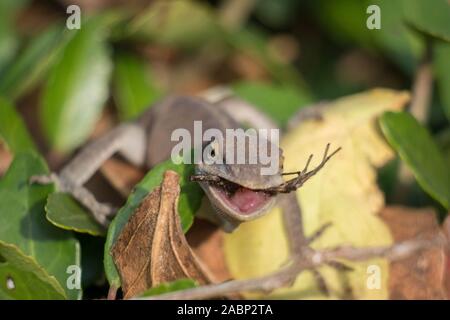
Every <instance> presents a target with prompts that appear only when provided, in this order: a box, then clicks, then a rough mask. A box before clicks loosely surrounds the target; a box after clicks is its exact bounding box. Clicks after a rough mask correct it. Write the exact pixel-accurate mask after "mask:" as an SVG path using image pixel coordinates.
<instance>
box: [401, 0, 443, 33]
mask: <svg viewBox="0 0 450 320" xmlns="http://www.w3.org/2000/svg"><path fill="white" fill-rule="evenodd" d="M402 5H403V10H404V14H405V20H406V22H407V23H409V24H410V25H412V26H413V27H414V28H416V29H417V30H419V31H421V32H423V33H425V34H427V35H430V36H432V37H436V38H438V39H442V40H445V41H450V22H449V21H450V3H448V1H447V0H427V1H423V0H403V2H402Z"/></svg>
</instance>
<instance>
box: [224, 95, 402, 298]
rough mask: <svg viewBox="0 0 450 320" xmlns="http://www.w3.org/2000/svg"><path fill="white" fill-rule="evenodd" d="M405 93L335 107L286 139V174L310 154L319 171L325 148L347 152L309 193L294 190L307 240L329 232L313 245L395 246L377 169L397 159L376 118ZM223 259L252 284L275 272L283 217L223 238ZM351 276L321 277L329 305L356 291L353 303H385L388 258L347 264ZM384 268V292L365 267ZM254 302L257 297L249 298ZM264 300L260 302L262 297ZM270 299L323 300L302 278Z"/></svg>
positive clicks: (283, 255)
mask: <svg viewBox="0 0 450 320" xmlns="http://www.w3.org/2000/svg"><path fill="white" fill-rule="evenodd" d="M407 100H408V94H407V93H404V92H397V91H392V90H381V89H380V90H373V91H369V92H364V93H361V94H357V95H352V96H348V97H343V98H341V99H338V100H336V101H334V102H330V103H329V104H328V105H327V107H326V109H325V111H324V112H323V113H322V119H320V120H318V119H310V120H306V121H304V122H302V123H301V124H300V125H299V126H298V127H297V128H295V129H293V130H292V131H291V132H289V133H288V134H287V135H286V136H285V137H284V139H283V141H282V143H281V147H282V148H283V154H284V156H285V163H284V170H285V171H286V172H292V171H298V170H300V169H302V168H303V167H304V165H305V163H306V161H307V159H308V156H309V155H310V154H311V153H312V154H314V155H315V157H314V158H313V161H312V163H311V168H313V167H314V166H315V165H317V164H318V163H319V162H320V160H321V156H322V153H323V151H324V148H325V146H326V144H327V143H331V146H332V147H331V148H332V149H334V148H337V147H342V150H341V151H340V152H339V153H338V154H337V155H336V156H335V157H333V158H332V159H331V160H330V162H328V163H327V165H326V166H325V167H324V168H323V169H322V170H321V171H320V172H319V173H318V174H317V175H315V176H314V177H313V178H312V179H311V180H309V181H308V182H307V183H306V184H305V185H304V186H302V187H301V188H300V189H299V190H297V191H296V192H297V199H298V201H299V204H300V206H301V208H302V212H303V220H304V227H305V232H306V235H307V236H309V235H311V234H313V233H314V232H315V231H317V230H318V229H319V228H320V227H322V226H323V225H325V224H326V223H330V222H331V223H332V225H331V227H330V228H329V229H328V230H327V231H326V232H325V233H324V234H323V235H322V236H321V237H320V238H319V239H317V240H316V241H315V242H314V243H313V246H314V247H319V248H330V247H336V246H339V245H354V246H358V247H362V246H383V245H389V244H390V243H391V241H392V239H391V236H390V233H389V230H388V228H387V227H386V226H385V224H384V223H383V222H382V221H381V220H380V219H379V218H378V217H377V215H376V214H377V213H378V212H379V211H380V210H381V209H382V208H383V206H384V197H383V194H382V193H381V191H380V190H379V188H378V186H377V183H376V168H377V167H380V166H382V165H383V164H385V163H386V162H387V161H389V160H390V159H392V158H393V156H394V153H393V151H392V150H391V149H390V147H389V145H388V144H387V143H386V142H385V141H384V139H383V137H382V136H381V135H380V133H379V130H378V129H377V125H376V124H377V123H376V118H377V117H378V116H379V115H380V114H382V113H383V111H384V110H399V109H401V108H402V107H403V106H404V105H405V103H406V102H407ZM224 248H225V255H226V259H227V265H228V267H229V270H230V272H231V274H232V275H233V276H234V277H236V278H238V279H242V278H251V277H255V276H261V275H265V274H268V273H269V272H271V271H275V270H277V269H279V268H280V266H281V265H282V264H283V263H285V262H286V259H287V258H288V244H287V240H286V236H285V233H284V228H283V221H282V215H281V210H280V209H279V208H275V209H274V210H272V211H271V212H269V213H268V214H267V215H266V216H264V217H262V218H260V219H257V220H255V221H251V222H247V223H245V224H242V225H241V226H240V227H239V228H238V229H237V230H236V231H235V232H234V233H232V234H229V235H228V234H227V235H226V237H225V246H224ZM347 264H349V265H350V266H351V267H352V268H353V271H351V272H348V273H347V274H345V275H343V274H341V273H339V272H337V271H336V270H334V269H332V268H330V267H322V268H320V269H319V271H320V272H321V273H322V275H323V276H324V278H325V282H326V284H327V286H328V287H329V289H330V291H331V292H330V298H343V297H344V298H345V294H346V292H348V291H347V290H348V289H347V288H351V291H352V295H353V297H354V298H356V299H383V298H384V299H386V298H387V297H388V288H387V279H388V263H387V261H385V260H383V259H373V260H370V261H365V262H359V263H350V262H347ZM371 264H376V265H377V266H379V267H380V269H381V288H380V289H379V290H370V289H368V288H367V286H366V279H367V267H368V266H369V265H371ZM251 297H255V295H251ZM257 297H261V295H257ZM269 297H271V298H289V299H305V298H325V296H323V294H322V293H321V291H320V290H319V289H318V285H317V281H316V280H315V278H314V276H313V275H312V274H311V273H310V272H303V273H302V274H300V276H299V277H298V278H297V280H296V282H295V284H294V285H293V286H292V287H290V288H284V289H279V290H275V291H274V292H273V293H271V294H270V295H269Z"/></svg>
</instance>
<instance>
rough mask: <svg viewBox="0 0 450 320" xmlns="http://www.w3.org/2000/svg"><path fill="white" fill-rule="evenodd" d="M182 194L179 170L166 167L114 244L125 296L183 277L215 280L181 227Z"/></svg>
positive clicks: (114, 254)
mask: <svg viewBox="0 0 450 320" xmlns="http://www.w3.org/2000/svg"><path fill="white" fill-rule="evenodd" d="M179 194H180V186H179V176H178V174H177V173H175V172H174V171H166V172H165V174H164V178H163V182H162V184H161V187H158V188H155V190H153V191H152V192H151V193H150V194H149V195H148V196H147V197H146V198H145V199H144V201H143V202H142V203H141V205H140V206H139V207H138V209H137V210H136V212H135V213H134V214H133V215H132V216H131V218H130V220H129V221H128V223H127V224H126V225H125V227H124V228H123V230H122V232H121V233H120V235H119V237H118V239H117V241H116V243H115V244H114V246H113V248H112V256H113V258H114V262H115V264H116V266H117V269H118V271H119V274H120V277H121V280H122V289H123V293H124V298H125V299H127V298H131V297H133V296H136V295H138V294H139V293H142V292H143V291H145V290H146V289H148V288H151V287H152V286H155V285H158V284H160V283H164V282H170V281H174V280H177V279H181V278H191V279H193V280H195V281H197V282H198V283H199V284H207V283H211V282H212V280H211V276H210V275H209V273H208V272H207V271H206V269H205V267H204V266H203V265H202V263H201V262H200V261H199V260H198V259H197V258H196V256H195V254H194V253H193V252H192V250H191V248H190V247H189V245H188V243H187V241H186V238H185V236H184V234H183V231H182V229H181V224H180V219H179V215H178V211H177V203H178V197H179Z"/></svg>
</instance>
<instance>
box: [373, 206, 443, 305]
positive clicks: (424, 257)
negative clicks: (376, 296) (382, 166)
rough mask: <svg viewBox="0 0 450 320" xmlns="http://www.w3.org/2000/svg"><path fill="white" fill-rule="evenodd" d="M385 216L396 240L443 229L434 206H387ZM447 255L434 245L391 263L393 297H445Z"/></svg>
mask: <svg viewBox="0 0 450 320" xmlns="http://www.w3.org/2000/svg"><path fill="white" fill-rule="evenodd" d="M380 216H381V218H382V219H383V220H384V222H385V223H386V224H387V225H388V226H389V228H390V230H391V233H392V236H393V238H394V240H395V241H396V242H398V241H404V240H407V239H413V238H414V239H430V238H433V237H434V236H436V233H440V232H441V229H440V226H439V223H438V221H437V219H436V214H435V212H434V210H433V209H411V208H406V207H386V208H384V209H383V211H382V212H381V215H380ZM445 264H446V257H445V252H444V250H443V249H442V248H431V249H428V250H423V251H420V252H417V253H415V254H414V255H413V256H411V257H409V258H406V259H403V260H400V261H395V262H392V263H391V264H390V275H389V292H390V294H389V295H390V299H445V298H446V293H445V289H444V273H445Z"/></svg>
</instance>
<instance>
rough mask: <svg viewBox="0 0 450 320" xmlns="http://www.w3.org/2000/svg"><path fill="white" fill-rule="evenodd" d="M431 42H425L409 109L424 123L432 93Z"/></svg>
mask: <svg viewBox="0 0 450 320" xmlns="http://www.w3.org/2000/svg"><path fill="white" fill-rule="evenodd" d="M431 50H432V49H431V44H430V41H429V40H428V41H427V42H426V47H425V53H424V56H423V58H422V62H421V63H420V65H419V67H418V68H417V71H416V75H415V79H414V83H413V87H412V101H411V106H410V109H409V111H410V112H411V114H412V115H413V116H414V117H415V118H416V119H417V120H418V121H419V122H420V123H422V124H423V123H425V122H426V120H427V117H428V112H429V109H430V102H431V96H432V93H433V72H432V67H431V55H432V52H431Z"/></svg>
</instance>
